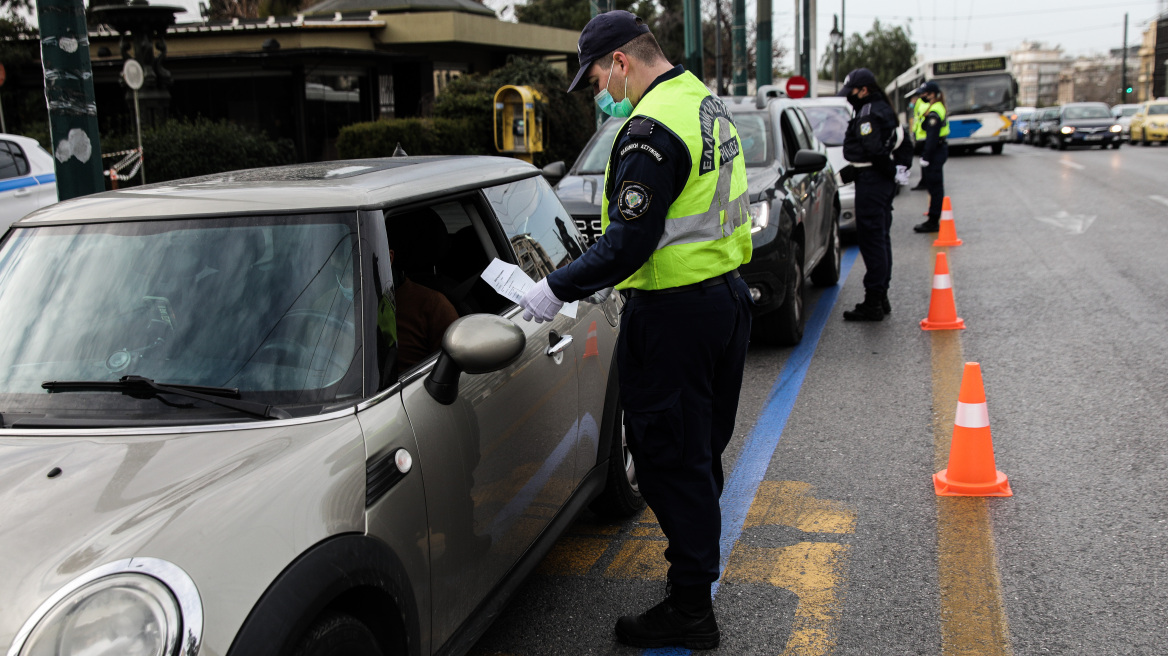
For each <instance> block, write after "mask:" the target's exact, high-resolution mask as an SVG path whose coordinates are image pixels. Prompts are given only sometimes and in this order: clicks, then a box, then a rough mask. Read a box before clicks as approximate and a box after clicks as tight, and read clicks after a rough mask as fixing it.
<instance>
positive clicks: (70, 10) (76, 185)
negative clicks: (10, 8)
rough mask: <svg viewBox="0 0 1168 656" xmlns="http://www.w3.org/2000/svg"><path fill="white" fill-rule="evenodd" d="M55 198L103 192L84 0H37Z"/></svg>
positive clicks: (103, 183)
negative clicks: (53, 169) (55, 183)
mask: <svg viewBox="0 0 1168 656" xmlns="http://www.w3.org/2000/svg"><path fill="white" fill-rule="evenodd" d="M36 4H37V21H38V24H39V25H40V28H41V62H42V65H43V67H44V72H45V100H46V102H47V104H48V108H49V134H50V135H52V136H51V139H52V142H53V149H52V150H53V156H54V162H53V164H54V168H55V169H56V172H57V198H58V200H68V199H70V198H76V197H78V196H85V195H87V194H92V193H95V192H98V191H105V178H104V177H103V176H102V170H101V138H100V137H99V136H98V128H97V102H96V101H95V100H94V95H93V67H92V66H91V65H90V62H89V31H88V28H87V27H86V25H85V6H84V5H83V4H82V1H81V0H37V3H36Z"/></svg>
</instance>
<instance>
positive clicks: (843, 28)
mask: <svg viewBox="0 0 1168 656" xmlns="http://www.w3.org/2000/svg"><path fill="white" fill-rule="evenodd" d="M847 5H848V0H840V34H843V35H844V42H843V45H845V46H846V45H848V28H847V24H846V23H845V22H844V21H846V20H847V15H848V12H847V10H846V9H847Z"/></svg>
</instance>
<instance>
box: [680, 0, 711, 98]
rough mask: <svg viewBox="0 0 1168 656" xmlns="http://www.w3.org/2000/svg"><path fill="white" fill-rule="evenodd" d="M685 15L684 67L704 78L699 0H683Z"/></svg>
mask: <svg viewBox="0 0 1168 656" xmlns="http://www.w3.org/2000/svg"><path fill="white" fill-rule="evenodd" d="M682 7H683V9H684V16H685V67H686V68H687V69H689V72H690V73H693V74H694V75H696V76H698V79H700V80H704V79H705V77H706V70H705V67H704V66H703V64H702V5H701V0H683V4H682Z"/></svg>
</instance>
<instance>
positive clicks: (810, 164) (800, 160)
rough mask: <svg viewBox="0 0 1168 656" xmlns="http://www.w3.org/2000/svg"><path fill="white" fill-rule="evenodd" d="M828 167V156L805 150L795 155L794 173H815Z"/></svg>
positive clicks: (808, 149)
mask: <svg viewBox="0 0 1168 656" xmlns="http://www.w3.org/2000/svg"><path fill="white" fill-rule="evenodd" d="M825 166H827V155H824V154H823V153H820V152H817V151H814V150H811V149H810V148H804V149H803V150H800V151H799V152H797V153H795V163H794V165H793V166H792V167H791V168H792V172H793V173H815V172H816V171H822V170H823V167H825Z"/></svg>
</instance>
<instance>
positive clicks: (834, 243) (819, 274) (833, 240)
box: [811, 205, 843, 287]
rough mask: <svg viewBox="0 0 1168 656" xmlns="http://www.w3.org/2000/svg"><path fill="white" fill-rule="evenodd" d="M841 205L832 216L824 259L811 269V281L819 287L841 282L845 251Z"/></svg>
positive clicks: (836, 207)
mask: <svg viewBox="0 0 1168 656" xmlns="http://www.w3.org/2000/svg"><path fill="white" fill-rule="evenodd" d="M839 215H840V211H839V206H838V205H837V206H835V209H834V211H833V212H832V217H831V234H830V235H828V238H827V252H826V253H824V254H823V259H821V260H819V264H817V265H815V268H814V269H812V270H811V282H812V283H814V284H815V285H816V286H817V287H830V286H832V285H834V284H836V283H837V282H839V277H840V262H841V260H842V259H843V253H842V252H841V249H840V229H839Z"/></svg>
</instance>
